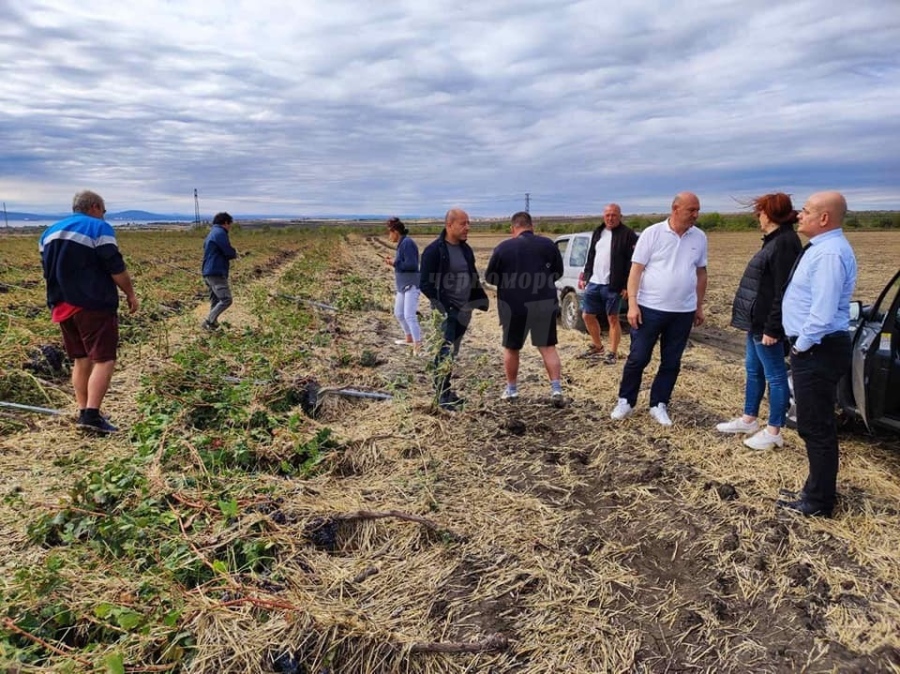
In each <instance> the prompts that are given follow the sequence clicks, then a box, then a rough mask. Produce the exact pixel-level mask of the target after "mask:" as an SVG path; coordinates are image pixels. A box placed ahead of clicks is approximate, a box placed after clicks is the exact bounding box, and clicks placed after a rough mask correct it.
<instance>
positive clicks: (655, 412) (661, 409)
mask: <svg viewBox="0 0 900 674" xmlns="http://www.w3.org/2000/svg"><path fill="white" fill-rule="evenodd" d="M650 416H651V417H653V418H654V419H656V421H657V422H658V423H659V425H660V426H671V425H672V420H671V419H670V418H669V412H668V410H667V409H666V404H665V403H659V404H658V405H657V406H656V407H651V408H650Z"/></svg>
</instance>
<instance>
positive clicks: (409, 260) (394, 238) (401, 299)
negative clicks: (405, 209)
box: [384, 218, 422, 352]
mask: <svg viewBox="0 0 900 674" xmlns="http://www.w3.org/2000/svg"><path fill="white" fill-rule="evenodd" d="M387 227H388V238H389V239H390V240H391V243H395V244H397V252H396V253H395V254H394V259H393V260H392V259H391V258H390V257H386V258H385V260H384V262H385V264H386V265H387V266H389V267H391V268H393V270H394V278H395V281H396V284H397V295H396V297H395V299H394V316H396V317H397V322H398V323H400V328H401V329H402V330H403V334H404V335H405V338H404V339H398V340H397V341H396V343H397V344H409V345H410V346H412V347H413V349H414V350H415V351H416V352H418V350H419V347H420V346H421V344H422V331H421V329H420V328H419V319H418V318H417V317H416V311H417V310H418V308H419V248H418V247H417V246H416V242H415V241H413V240H412V239H411V238H410V237H409V236H408V235H409V231H408V230H407V229H406V225H404V224H403V223H402V222H401V221H400V218H391V219H390V220H388V223H387Z"/></svg>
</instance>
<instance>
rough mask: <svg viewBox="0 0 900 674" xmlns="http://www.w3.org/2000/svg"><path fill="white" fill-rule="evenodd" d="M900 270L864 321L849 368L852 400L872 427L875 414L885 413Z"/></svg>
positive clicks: (864, 420) (858, 328)
mask: <svg viewBox="0 0 900 674" xmlns="http://www.w3.org/2000/svg"><path fill="white" fill-rule="evenodd" d="M898 297H900V271H898V272H897V273H896V274H895V275H894V278H893V279H892V280H891V282H890V283H889V284H888V285H887V287H886V288H885V289H884V290H883V291H882V292H881V295H880V296H879V297H878V301H877V302H875V304H874V305H873V306H872V308H871V309H870V310H869V311H868V312H866V313H865V314H864V315H863V316H862V317H861V318H860V323H859V326H858V327H857V330H856V336H855V339H854V340H853V360H852V364H851V368H850V373H851V377H852V382H851V383H852V386H853V399H854V401H855V403H856V411H857V414H858V415H859V417H860V418H861V419H862V420H863V422H864V423H865V424H866V427H867V428H869V427H870V423H871V421H872V415H873V413H874V414H875V415H876V416H880V415H881V414H882V410H883V409H884V400H885V396H886V395H887V390H888V389H887V387H888V384H889V381H890V370H891V366H892V361H893V356H892V353H891V351H892V344H891V330H894V329H895V323H896V319H897V317H896V315H891V312H892V311H893V312H896V311H897V304H898Z"/></svg>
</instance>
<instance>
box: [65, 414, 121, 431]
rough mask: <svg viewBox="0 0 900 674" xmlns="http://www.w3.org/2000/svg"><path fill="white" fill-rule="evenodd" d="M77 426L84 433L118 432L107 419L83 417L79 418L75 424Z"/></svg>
mask: <svg viewBox="0 0 900 674" xmlns="http://www.w3.org/2000/svg"><path fill="white" fill-rule="evenodd" d="M75 425H76V426H77V427H78V428H80V429H81V430H83V431H90V432H91V433H103V434H109V433H116V432H118V430H119V429H118V428H117V427H115V426H113V425H112V424H111V423H109V419H107V418H106V417H99V418H97V419H85V418H84V417H83V416H82V417H79V419H78V421H76V422H75Z"/></svg>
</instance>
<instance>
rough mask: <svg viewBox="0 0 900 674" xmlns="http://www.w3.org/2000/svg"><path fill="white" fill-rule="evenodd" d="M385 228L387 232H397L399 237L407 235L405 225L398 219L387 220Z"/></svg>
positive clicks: (407, 231)
mask: <svg viewBox="0 0 900 674" xmlns="http://www.w3.org/2000/svg"><path fill="white" fill-rule="evenodd" d="M387 228H388V231H389V232H397V233H398V234H399V235H400V236H406V235H407V234H409V230H408V229H406V225H404V224H403V221H402V220H401V219H400V218H391V219H390V220H388V221H387Z"/></svg>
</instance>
